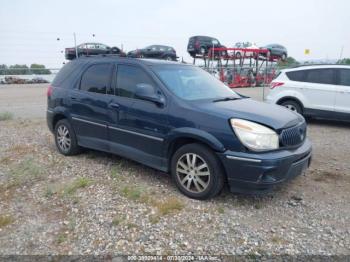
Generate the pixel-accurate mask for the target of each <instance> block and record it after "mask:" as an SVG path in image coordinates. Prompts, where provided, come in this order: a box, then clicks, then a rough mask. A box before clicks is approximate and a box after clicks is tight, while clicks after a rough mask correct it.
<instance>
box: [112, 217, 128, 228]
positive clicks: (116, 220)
mask: <svg viewBox="0 0 350 262" xmlns="http://www.w3.org/2000/svg"><path fill="white" fill-rule="evenodd" d="M124 220H125V217H123V216H116V217H114V218H113V220H112V225H113V226H118V225H120V224H121V223H123V222H124Z"/></svg>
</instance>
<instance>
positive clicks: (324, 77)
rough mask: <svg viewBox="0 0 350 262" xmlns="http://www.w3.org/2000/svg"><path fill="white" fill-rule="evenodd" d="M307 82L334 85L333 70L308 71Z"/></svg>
mask: <svg viewBox="0 0 350 262" xmlns="http://www.w3.org/2000/svg"><path fill="white" fill-rule="evenodd" d="M305 72H306V79H305V82H309V83H318V84H330V85H334V84H335V81H334V70H333V69H312V70H306V71H305Z"/></svg>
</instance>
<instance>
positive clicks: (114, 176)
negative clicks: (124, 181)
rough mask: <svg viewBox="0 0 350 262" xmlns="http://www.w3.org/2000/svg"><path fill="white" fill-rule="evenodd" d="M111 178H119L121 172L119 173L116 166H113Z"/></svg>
mask: <svg viewBox="0 0 350 262" xmlns="http://www.w3.org/2000/svg"><path fill="white" fill-rule="evenodd" d="M110 176H111V178H113V179H114V178H118V177H119V172H118V168H117V167H116V166H113V167H112V169H111V174H110Z"/></svg>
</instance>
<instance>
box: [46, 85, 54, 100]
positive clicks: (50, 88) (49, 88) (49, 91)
mask: <svg viewBox="0 0 350 262" xmlns="http://www.w3.org/2000/svg"><path fill="white" fill-rule="evenodd" d="M52 89H53V88H52V86H51V85H49V87H48V88H47V91H46V95H47V97H49V96H51V95H52Z"/></svg>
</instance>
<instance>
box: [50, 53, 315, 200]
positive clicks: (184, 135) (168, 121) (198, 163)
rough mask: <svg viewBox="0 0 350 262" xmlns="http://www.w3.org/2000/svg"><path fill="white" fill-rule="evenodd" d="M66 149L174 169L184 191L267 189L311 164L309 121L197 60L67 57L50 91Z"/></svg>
mask: <svg viewBox="0 0 350 262" xmlns="http://www.w3.org/2000/svg"><path fill="white" fill-rule="evenodd" d="M47 123H48V126H49V128H50V130H51V131H52V132H53V133H54V136H55V142H56V145H57V148H58V150H59V151H60V152H61V153H62V154H64V155H73V154H77V153H78V152H79V149H80V148H82V147H83V148H93V149H96V150H102V151H105V152H110V153H115V154H118V155H120V156H123V157H126V158H129V159H132V160H135V161H137V162H140V163H142V164H145V165H147V166H150V167H153V168H155V169H158V170H161V171H164V172H170V173H171V175H172V177H173V179H174V181H175V184H176V185H177V187H178V188H179V189H180V190H181V192H183V193H184V194H185V195H187V196H189V197H191V198H196V199H207V198H210V197H213V196H215V195H217V194H218V193H219V192H220V191H221V189H222V188H223V186H224V184H225V183H226V182H227V183H228V185H229V187H230V189H231V191H233V192H264V191H266V190H269V189H271V188H272V187H273V186H274V185H277V184H280V183H281V182H283V181H285V180H288V179H290V178H292V177H295V176H297V175H299V174H301V173H303V171H304V170H305V169H306V168H307V167H308V166H309V164H310V160H311V144H310V142H309V140H308V139H307V138H306V123H305V120H304V118H303V117H302V116H301V115H299V114H297V113H294V112H291V111H289V110H287V109H285V108H283V107H280V106H277V105H269V104H265V103H261V102H257V101H254V100H252V99H250V98H248V97H245V96H242V95H239V94H237V93H236V92H234V91H232V90H231V89H230V88H228V87H227V86H226V85H224V84H223V83H222V82H220V81H219V80H217V79H216V78H214V77H213V76H211V75H210V74H208V73H207V72H205V71H204V70H202V69H200V68H198V67H195V66H192V65H184V64H179V63H175V62H167V61H161V60H146V59H129V58H122V57H115V56H106V57H102V56H101V57H83V58H79V59H76V60H74V61H72V62H69V63H68V64H66V65H65V66H64V67H63V68H62V69H61V71H60V72H59V73H58V74H57V76H56V78H55V79H54V81H53V82H52V86H50V87H49V89H48V109H47Z"/></svg>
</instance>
